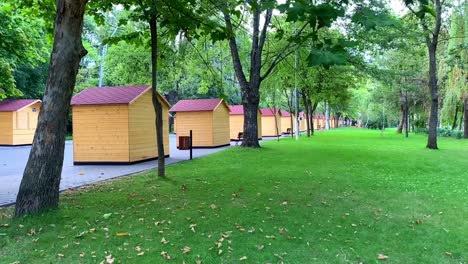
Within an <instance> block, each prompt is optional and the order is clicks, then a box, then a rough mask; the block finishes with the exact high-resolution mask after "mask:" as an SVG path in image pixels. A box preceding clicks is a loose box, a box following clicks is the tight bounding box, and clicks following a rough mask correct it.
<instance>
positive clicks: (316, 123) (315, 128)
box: [313, 118, 319, 130]
mask: <svg viewBox="0 0 468 264" xmlns="http://www.w3.org/2000/svg"><path fill="white" fill-rule="evenodd" d="M313 120H314V130H317V129H318V125H319V124H318V122H319V121H318V119H316V118H314V119H313Z"/></svg>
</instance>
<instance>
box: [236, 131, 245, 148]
mask: <svg viewBox="0 0 468 264" xmlns="http://www.w3.org/2000/svg"><path fill="white" fill-rule="evenodd" d="M243 139H244V132H239V134H237V140H236V146H237V144H239V141H242V140H243Z"/></svg>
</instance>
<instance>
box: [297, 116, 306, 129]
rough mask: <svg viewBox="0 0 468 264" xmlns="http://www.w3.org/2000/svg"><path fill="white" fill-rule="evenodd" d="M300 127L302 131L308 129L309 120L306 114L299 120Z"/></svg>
mask: <svg viewBox="0 0 468 264" xmlns="http://www.w3.org/2000/svg"><path fill="white" fill-rule="evenodd" d="M299 129H300V131H306V130H307V120H306V116H305V115H304V116H303V117H302V120H301V121H299Z"/></svg>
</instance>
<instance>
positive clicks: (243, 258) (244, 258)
mask: <svg viewBox="0 0 468 264" xmlns="http://www.w3.org/2000/svg"><path fill="white" fill-rule="evenodd" d="M239 260H247V256H243V257H241V258H240V259H239Z"/></svg>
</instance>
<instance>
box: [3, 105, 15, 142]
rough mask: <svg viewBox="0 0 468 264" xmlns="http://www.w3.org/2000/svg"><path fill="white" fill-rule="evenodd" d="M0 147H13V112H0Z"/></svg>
mask: <svg viewBox="0 0 468 264" xmlns="http://www.w3.org/2000/svg"><path fill="white" fill-rule="evenodd" d="M0 145H13V112H0Z"/></svg>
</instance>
